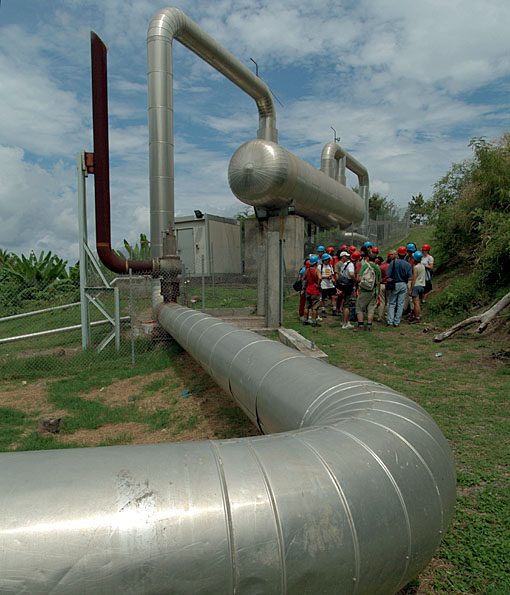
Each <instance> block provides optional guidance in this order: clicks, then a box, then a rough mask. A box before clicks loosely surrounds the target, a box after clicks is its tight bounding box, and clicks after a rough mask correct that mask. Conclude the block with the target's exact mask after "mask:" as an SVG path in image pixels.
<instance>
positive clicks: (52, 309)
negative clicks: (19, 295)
mask: <svg viewBox="0 0 510 595" xmlns="http://www.w3.org/2000/svg"><path fill="white" fill-rule="evenodd" d="M80 304H81V302H74V303H72V304H65V305H63V306H52V307H51V308H43V309H42V310H33V311H32V312H23V313H22V314H13V315H12V316H4V317H3V318H0V322H7V321H8V320H17V319H18V318H26V317H27V316H35V315H36V314H44V313H45V312H53V311H54V310H65V309H66V308H72V307H73V306H79V305H80Z"/></svg>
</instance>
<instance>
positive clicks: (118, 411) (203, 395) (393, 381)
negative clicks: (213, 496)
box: [0, 228, 510, 595]
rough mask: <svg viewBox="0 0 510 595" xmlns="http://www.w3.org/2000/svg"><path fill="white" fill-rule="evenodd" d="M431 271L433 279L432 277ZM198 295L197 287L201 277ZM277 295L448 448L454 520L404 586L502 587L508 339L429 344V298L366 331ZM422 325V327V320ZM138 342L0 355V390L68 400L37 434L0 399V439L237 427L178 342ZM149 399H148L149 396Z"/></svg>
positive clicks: (416, 589)
mask: <svg viewBox="0 0 510 595" xmlns="http://www.w3.org/2000/svg"><path fill="white" fill-rule="evenodd" d="M431 233H432V232H431V230H430V229H427V228H414V229H413V230H412V234H411V235H410V236H408V237H407V238H405V239H403V240H402V241H400V242H399V243H398V244H397V245H402V244H405V243H407V242H408V241H414V242H415V243H417V245H419V246H421V244H422V243H424V242H428V243H432V242H431ZM420 234H421V235H420ZM435 282H437V283H440V282H442V279H441V277H437V278H436V279H435ZM190 295H191V294H190ZM194 295H195V294H194ZM196 295H201V291H200V290H199V289H197V291H196ZM209 299H210V301H209ZM214 299H215V300H217V301H216V302H213V301H212V300H213V296H212V289H211V295H210V296H209V295H208V296H207V297H206V306H207V307H222V306H223V307H233V306H240V305H250V304H252V303H254V302H255V294H254V293H253V290H252V289H248V290H246V292H245V293H243V292H242V291H241V292H240V293H239V294H238V293H237V292H236V293H233V292H232V291H228V290H227V289H226V288H221V287H220V286H217V287H216V288H215V295H214ZM284 307H285V311H284V317H285V326H287V327H289V328H294V329H296V330H298V331H299V332H300V333H302V334H303V335H304V336H306V337H307V338H309V339H312V338H313V339H314V340H315V342H316V344H317V346H318V347H319V348H321V349H323V350H324V351H325V352H326V353H328V355H329V357H330V362H331V364H333V365H336V366H339V367H342V368H344V369H346V370H350V371H353V372H355V373H357V374H359V375H361V376H365V377H368V378H370V379H373V380H375V381H378V382H381V383H383V384H386V385H388V386H391V387H392V388H395V389H396V390H398V391H400V392H403V393H404V394H406V395H407V396H408V397H410V398H411V399H413V400H414V401H416V402H418V403H419V404H420V405H422V406H423V407H424V408H425V409H426V410H427V411H428V412H429V413H430V414H431V415H432V416H433V418H434V419H435V421H436V423H437V424H438V425H439V427H440V428H441V430H442V431H443V433H444V434H445V436H446V437H447V439H448V440H449V442H450V444H451V446H452V449H453V450H454V454H455V458H456V463H457V474H458V499H457V509H456V516H455V520H454V523H453V526H452V527H451V528H450V530H449V531H448V532H447V534H446V535H445V538H444V540H443V542H442V544H441V547H440V549H439V551H438V553H437V555H436V558H435V560H434V561H433V562H432V563H431V565H430V566H429V567H428V568H427V569H425V571H424V572H423V573H422V575H420V577H418V578H417V579H415V580H413V581H412V582H411V583H410V584H409V585H408V586H407V587H406V588H405V589H404V590H403V591H402V592H401V593H405V594H406V595H411V594H415V593H421V594H423V593H434V594H444V595H446V594H448V595H450V594H453V595H461V594H478V593H479V594H489V595H499V594H501V595H503V594H508V593H510V580H509V574H508V571H507V567H508V560H509V559H510V527H509V519H510V499H509V489H508V469H507V465H508V461H509V460H510V452H509V440H508V437H509V436H510V427H509V425H510V424H509V415H508V398H509V396H510V366H509V362H508V360H507V361H506V362H505V360H501V359H497V358H495V357H493V354H495V353H497V352H498V351H504V350H505V349H506V350H508V334H506V335H505V334H504V333H503V332H501V333H500V334H495V335H485V334H482V335H476V334H470V333H467V332H463V333H460V334H458V335H455V336H453V337H452V338H450V339H448V340H447V341H445V342H444V343H441V344H436V343H434V342H433V341H432V337H433V335H434V334H435V333H436V332H437V331H439V330H443V327H445V326H448V325H449V320H451V319H449V318H446V317H445V316H442V317H439V316H438V315H437V314H432V313H431V308H427V307H426V308H425V309H424V313H423V316H424V318H423V324H421V325H416V326H407V325H402V326H401V328H400V329H398V330H397V329H393V328H386V327H384V326H382V325H377V324H376V326H375V329H374V331H373V332H372V333H358V334H353V333H350V332H349V331H344V330H342V329H341V328H340V322H339V321H338V320H337V319H333V318H328V319H326V320H325V321H324V323H323V325H322V327H321V328H318V329H315V331H316V332H314V329H312V328H310V327H303V326H302V325H300V324H299V321H298V317H297V299H295V298H291V299H289V300H287V301H286V302H285V306H284ZM425 328H430V329H431V330H430V331H429V332H424V330H425ZM61 337H62V338H63V337H64V335H62V336H61ZM136 349H137V360H136V364H135V366H131V363H130V356H129V354H126V355H121V357H119V356H118V354H116V353H115V352H114V350H113V349H107V350H105V352H103V353H102V354H100V355H97V354H95V353H94V352H90V353H85V354H83V353H77V354H75V355H73V356H69V357H68V356H66V357H65V358H61V357H60V358H59V357H56V356H41V357H40V358H39V359H38V362H39V364H40V366H44V369H45V370H46V371H44V372H42V367H41V368H40V369H39V370H36V369H34V367H33V366H32V365H31V363H33V362H32V360H34V358H29V359H27V360H23V359H16V358H12V359H8V360H7V361H6V360H5V359H4V360H3V361H1V362H0V377H1V378H4V379H5V381H4V384H3V386H2V387H1V390H2V391H4V392H5V393H6V394H10V393H12V392H14V391H15V390H16V387H17V386H18V385H19V380H20V379H27V380H28V382H29V383H30V384H31V385H35V384H36V383H37V382H38V381H39V380H40V379H42V378H46V379H47V386H46V387H45V388H46V390H47V393H48V399H50V400H51V403H52V405H53V406H54V407H55V408H59V409H64V410H66V411H67V413H66V424H65V427H64V429H63V435H64V436H66V437H67V438H68V440H67V441H66V442H62V441H61V440H55V436H53V435H48V434H47V435H39V434H37V433H36V432H35V431H34V429H33V428H34V425H35V423H36V421H37V419H38V417H40V412H38V411H32V412H31V413H24V412H23V411H22V410H20V409H19V408H16V407H14V406H9V407H2V408H0V450H12V449H13V448H15V449H16V450H39V449H51V448H72V447H77V446H83V445H87V443H86V442H84V441H83V440H75V439H74V438H73V436H74V435H77V434H78V432H80V431H83V430H91V431H95V430H94V428H97V429H98V430H99V429H100V427H105V426H107V425H108V424H115V423H132V422H138V423H143V424H145V426H146V428H147V432H161V431H166V432H167V436H168V437H169V438H170V439H172V438H173V439H175V438H176V437H177V436H179V434H180V433H181V432H193V431H194V430H195V429H196V428H197V427H199V426H200V424H201V422H202V421H203V418H204V417H206V416H207V417H208V418H209V419H210V420H212V421H213V422H215V423H216V424H217V427H216V430H215V434H214V435H215V437H216V438H221V439H224V438H231V437H237V436H243V435H245V434H246V427H247V426H246V419H245V417H244V415H243V413H242V412H241V410H240V409H238V408H237V407H236V406H235V405H233V404H231V403H229V402H228V400H227V401H224V402H222V403H221V404H219V405H218V404H216V403H211V401H216V397H215V398H214V399H212V398H210V397H209V395H210V394H211V393H212V391H214V385H213V383H212V381H211V380H210V379H209V377H208V376H206V375H205V373H203V372H202V371H201V369H200V368H198V367H197V366H193V365H192V363H190V361H189V358H188V359H180V358H183V356H184V354H182V353H181V352H180V350H179V349H178V348H176V347H173V348H170V349H154V350H152V351H149V350H148V349H147V344H146V343H144V342H139V343H137V347H136ZM439 353H441V354H442V355H441V356H438V354H439ZM62 362H65V375H62ZM158 374H159V376H158ZM151 375H152V376H151ZM54 376H59V378H58V379H55V378H54ZM15 380H16V382H17V384H16V385H14V384H13V383H14V381H15ZM119 381H130V382H131V383H132V385H133V390H132V393H131V397H132V400H131V401H129V402H128V401H127V397H126V398H125V399H124V400H123V401H121V402H119V403H116V404H111V403H110V404H108V403H107V401H106V400H105V399H104V398H103V396H102V395H103V394H104V392H103V393H102V392H101V388H104V387H111V386H113V385H114V384H115V383H117V382H119ZM182 387H184V388H186V389H189V390H192V391H193V396H192V397H190V399H189V400H194V401H195V402H196V404H197V408H196V409H194V410H187V409H184V408H182V403H183V396H182V395H181V389H182ZM91 395H92V396H91ZM158 399H159V401H158ZM208 399H209V402H208ZM150 401H153V402H154V403H156V402H157V403H158V404H157V406H152V407H151V406H150V405H149V403H150ZM187 402H188V401H186V403H187ZM133 439H134V436H133V434H132V432H131V430H125V431H122V432H121V433H119V434H116V435H115V436H110V437H108V436H107V437H104V438H103V439H102V441H101V442H99V445H102V446H109V445H115V444H127V443H130V442H132V441H133ZM13 445H15V446H14V447H13Z"/></svg>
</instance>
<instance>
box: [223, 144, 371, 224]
mask: <svg viewBox="0 0 510 595" xmlns="http://www.w3.org/2000/svg"><path fill="white" fill-rule="evenodd" d="M228 181H229V184H230V189H231V190H232V192H233V193H234V194H235V196H237V198H238V199H239V200H240V201H241V202H244V203H245V204H248V205H252V206H254V207H267V208H272V209H279V208H283V207H286V206H288V205H289V204H290V203H291V202H292V201H294V206H295V209H296V213H297V214H298V215H301V216H303V217H307V218H308V219H310V220H311V221H314V222H315V223H317V224H318V225H320V226H321V227H325V228H330V227H334V226H340V227H341V228H343V229H345V228H346V227H348V226H349V225H350V224H351V223H354V224H355V225H357V224H359V223H360V222H361V221H362V220H363V217H364V206H363V201H362V200H361V199H360V197H359V196H358V194H356V193H355V192H353V191H352V190H350V189H349V188H346V187H345V186H344V185H343V184H340V183H339V182H338V181H337V180H335V179H333V178H332V177H330V176H328V175H327V174H325V173H324V172H322V171H319V170H318V169H316V168H315V167H313V166H311V165H309V164H308V163H306V162H305V161H303V160H302V159H299V157H296V156H295V155H293V154H292V153H289V151H287V150H285V149H284V148H283V147H281V146H280V145H277V144H276V143H273V142H271V141H267V140H260V139H257V140H251V141H248V142H247V143H245V144H244V145H242V146H241V147H239V149H238V150H237V151H236V152H235V153H234V155H233V156H232V159H231V160H230V164H229V168H228Z"/></svg>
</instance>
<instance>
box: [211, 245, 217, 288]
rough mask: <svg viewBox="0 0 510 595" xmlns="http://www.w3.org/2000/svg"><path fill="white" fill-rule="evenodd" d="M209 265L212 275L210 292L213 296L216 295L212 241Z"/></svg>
mask: <svg viewBox="0 0 510 595" xmlns="http://www.w3.org/2000/svg"><path fill="white" fill-rule="evenodd" d="M210 267H211V271H210V272H211V277H212V294H213V297H216V289H215V286H214V251H213V243H212V242H211V264H210Z"/></svg>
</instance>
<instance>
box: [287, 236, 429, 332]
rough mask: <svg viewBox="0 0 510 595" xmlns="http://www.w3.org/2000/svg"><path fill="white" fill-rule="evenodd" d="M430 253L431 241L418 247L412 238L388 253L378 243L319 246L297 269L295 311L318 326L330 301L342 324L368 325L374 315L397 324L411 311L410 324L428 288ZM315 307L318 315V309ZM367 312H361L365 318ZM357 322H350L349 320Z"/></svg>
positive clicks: (416, 319) (364, 327)
mask: <svg viewBox="0 0 510 595" xmlns="http://www.w3.org/2000/svg"><path fill="white" fill-rule="evenodd" d="M433 268H434V257H433V256H432V255H431V254H430V245H429V244H424V245H423V246H422V247H421V250H418V249H417V247H416V245H415V244H413V243H409V244H407V246H400V248H398V249H397V250H390V251H389V252H388V254H387V259H386V260H384V259H383V258H382V257H381V256H380V255H379V249H378V248H377V246H372V243H371V242H365V243H364V244H363V246H362V247H361V248H360V249H359V250H357V248H356V246H347V245H345V244H344V245H343V246H341V247H340V248H339V249H338V250H335V248H334V247H333V246H330V247H329V248H327V249H326V248H325V247H324V246H318V248H317V251H316V253H315V254H310V256H309V257H308V258H307V259H306V261H305V263H304V266H303V268H302V269H301V270H300V271H299V276H298V280H297V285H296V284H295V287H297V288H298V289H299V288H300V289H299V291H300V301H299V316H300V319H301V321H302V322H303V324H311V325H312V326H314V327H316V326H320V324H319V321H320V320H321V319H324V318H326V316H327V313H326V307H328V306H329V305H331V314H332V316H341V317H342V328H343V329H352V330H353V331H354V332H358V331H360V330H366V331H371V330H372V324H373V321H374V315H375V314H376V312H377V315H378V318H379V320H380V321H386V324H387V325H388V326H392V327H398V326H399V325H400V323H401V320H402V316H403V313H404V312H405V311H406V310H407V309H408V310H409V311H410V315H409V319H408V320H409V322H410V323H411V324H413V323H416V322H419V321H420V315H421V307H422V304H423V302H424V300H425V296H426V294H427V293H428V292H429V291H430V290H431V289H432V270H433ZM319 310H320V315H319ZM365 316H366V318H365ZM351 321H352V322H357V324H352V322H351Z"/></svg>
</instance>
